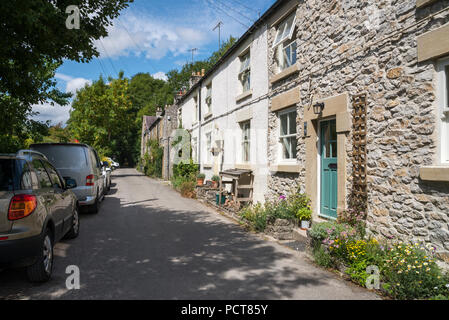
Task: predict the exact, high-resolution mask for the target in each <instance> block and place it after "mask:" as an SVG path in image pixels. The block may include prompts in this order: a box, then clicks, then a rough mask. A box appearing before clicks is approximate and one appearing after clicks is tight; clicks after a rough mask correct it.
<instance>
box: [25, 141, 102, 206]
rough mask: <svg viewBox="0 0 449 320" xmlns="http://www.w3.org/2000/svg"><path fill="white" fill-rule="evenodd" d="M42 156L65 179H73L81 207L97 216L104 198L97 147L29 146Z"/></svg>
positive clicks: (63, 144) (71, 145) (78, 144)
mask: <svg viewBox="0 0 449 320" xmlns="http://www.w3.org/2000/svg"><path fill="white" fill-rule="evenodd" d="M30 148H31V149H32V150H36V151H39V152H41V153H43V154H44V155H45V156H46V157H47V158H48V160H49V161H50V162H51V163H52V164H53V165H54V166H55V167H56V169H58V170H59V172H60V173H61V175H62V176H63V177H64V178H69V179H74V180H75V181H76V184H77V187H76V188H74V189H72V191H73V192H74V193H75V195H76V197H77V198H78V203H79V204H80V206H81V207H82V208H87V209H88V210H89V211H90V212H92V213H97V212H98V209H99V204H100V202H101V200H102V199H103V197H104V178H103V176H102V172H101V170H102V164H101V162H100V159H99V157H98V154H97V152H96V151H95V149H94V148H92V147H90V146H88V145H86V144H80V143H39V144H32V145H31V146H30Z"/></svg>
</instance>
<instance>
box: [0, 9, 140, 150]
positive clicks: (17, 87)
mask: <svg viewBox="0 0 449 320" xmlns="http://www.w3.org/2000/svg"><path fill="white" fill-rule="evenodd" d="M132 1H133V0H27V1H25V0H8V1H0V26H1V29H0V30H1V31H0V32H1V33H0V110H1V112H0V113H1V116H0V123H1V124H0V150H1V151H2V152H14V151H15V150H17V149H18V148H21V147H23V146H25V142H26V141H27V139H29V137H28V136H29V134H30V131H29V130H34V129H36V128H37V127H39V128H43V127H42V126H40V125H36V123H35V122H30V121H28V120H27V119H28V118H29V116H30V115H32V105H33V104H37V103H43V102H50V103H51V104H54V103H57V104H60V105H66V104H67V103H68V98H70V97H71V94H67V93H62V92H61V91H59V90H58V89H56V87H55V86H56V81H55V79H54V75H55V72H56V69H57V68H58V67H59V66H60V65H61V64H62V62H63V60H64V59H68V60H74V61H78V62H87V61H89V60H90V59H92V58H93V57H94V56H98V55H99V53H98V51H97V50H96V49H95V47H94V44H93V41H94V40H98V39H100V38H101V37H105V36H107V27H108V26H110V25H111V22H112V20H113V19H114V18H116V17H117V16H118V15H119V12H120V11H121V10H122V9H124V8H126V7H127V6H128V3H130V2H132ZM69 5H76V6H77V7H78V8H79V11H80V18H81V19H80V20H81V21H80V29H67V28H66V19H67V18H68V14H67V13H66V12H65V11H66V8H67V7H68V6H69ZM42 125H44V124H42ZM47 127H48V125H47ZM34 138H36V137H34Z"/></svg>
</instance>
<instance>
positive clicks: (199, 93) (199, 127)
mask: <svg viewBox="0 0 449 320" xmlns="http://www.w3.org/2000/svg"><path fill="white" fill-rule="evenodd" d="M202 86H203V81H202V80H200V81H199V90H198V154H197V157H198V165H199V169H200V171H201V123H202V118H201V109H202V108H201V87H202Z"/></svg>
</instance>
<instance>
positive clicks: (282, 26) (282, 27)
mask: <svg viewBox="0 0 449 320" xmlns="http://www.w3.org/2000/svg"><path fill="white" fill-rule="evenodd" d="M291 19H293V22H292V24H291V25H290V30H287V28H288V22H289V21H290V20H291ZM295 25H296V11H294V12H292V13H291V14H290V15H289V16H288V17H287V18H285V19H284V20H283V21H282V22H281V23H279V25H278V26H277V28H276V36H275V37H274V41H273V48H275V47H277V46H278V45H280V44H281V43H283V42H284V41H285V40H287V39H291V38H292V36H293V32H294V30H295ZM280 32H282V36H281V37H280V38H279V34H280Z"/></svg>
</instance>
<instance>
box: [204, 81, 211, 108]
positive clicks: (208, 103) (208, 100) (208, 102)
mask: <svg viewBox="0 0 449 320" xmlns="http://www.w3.org/2000/svg"><path fill="white" fill-rule="evenodd" d="M205 101H206V115H207V114H208V113H210V112H211V110H212V84H210V85H208V86H207V87H206V100H205Z"/></svg>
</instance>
